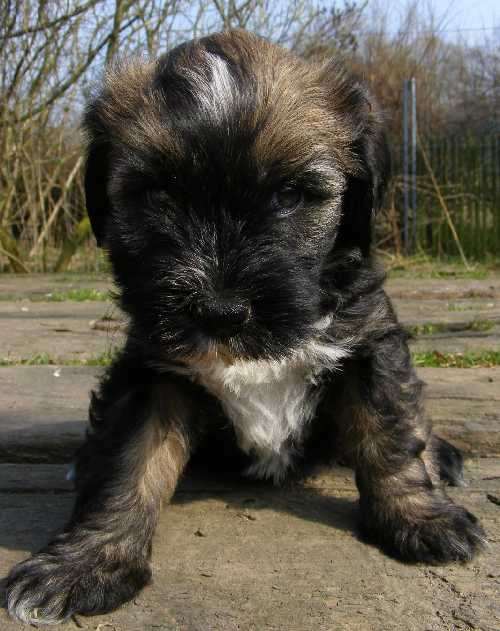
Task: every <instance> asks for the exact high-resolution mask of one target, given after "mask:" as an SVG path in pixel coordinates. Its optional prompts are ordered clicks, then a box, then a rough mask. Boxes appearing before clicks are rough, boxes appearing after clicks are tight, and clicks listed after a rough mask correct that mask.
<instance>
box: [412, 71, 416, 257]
mask: <svg viewBox="0 0 500 631" xmlns="http://www.w3.org/2000/svg"><path fill="white" fill-rule="evenodd" d="M411 171H412V174H411V175H412V182H411V186H412V191H411V211H412V212H411V221H412V235H411V250H412V252H415V251H416V249H417V81H416V79H415V77H413V78H412V79H411Z"/></svg>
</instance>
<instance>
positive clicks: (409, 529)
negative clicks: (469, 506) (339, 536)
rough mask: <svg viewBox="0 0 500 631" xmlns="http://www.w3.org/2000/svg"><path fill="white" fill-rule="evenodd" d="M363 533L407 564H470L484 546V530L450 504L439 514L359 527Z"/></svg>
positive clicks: (365, 523)
mask: <svg viewBox="0 0 500 631" xmlns="http://www.w3.org/2000/svg"><path fill="white" fill-rule="evenodd" d="M362 532H363V534H364V535H365V536H366V537H367V539H369V540H370V541H372V542H375V543H378V544H379V545H380V546H381V547H382V548H383V549H384V550H385V551H386V552H387V553H388V554H390V555H391V556H395V557H396V558H399V559H402V560H404V561H408V562H419V561H422V562H425V563H448V562H450V561H470V560H471V559H472V558H473V557H474V555H475V554H476V553H477V552H479V551H480V550H481V549H482V548H484V547H485V546H486V545H487V540H486V536H485V533H484V530H483V529H482V527H481V525H480V524H479V522H478V520H477V518H476V517H474V515H472V514H471V513H469V512H468V511H467V510H465V508H463V507H462V506H457V505H456V504H453V503H452V502H451V501H450V502H449V504H446V505H444V506H443V507H441V509H440V510H439V511H433V512H431V513H427V514H425V513H422V514H421V515H412V516H411V517H405V516H404V515H399V516H398V517H395V518H393V519H391V520H390V521H385V522H384V523H381V522H380V521H379V520H378V519H376V518H375V519H374V520H372V521H371V523H370V521H366V519H365V520H364V521H363V523H362Z"/></svg>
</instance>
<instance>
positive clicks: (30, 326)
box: [0, 300, 500, 361]
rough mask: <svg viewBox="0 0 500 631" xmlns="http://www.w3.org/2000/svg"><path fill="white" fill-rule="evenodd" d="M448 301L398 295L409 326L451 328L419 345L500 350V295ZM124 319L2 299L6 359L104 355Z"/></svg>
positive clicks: (0, 325)
mask: <svg viewBox="0 0 500 631" xmlns="http://www.w3.org/2000/svg"><path fill="white" fill-rule="evenodd" d="M447 304H448V303H444V304H441V303H440V302H439V301H430V300H427V301H426V300H411V301H408V300H405V301H403V300H396V301H395V306H396V310H397V312H398V313H399V316H400V318H401V320H402V322H403V323H404V324H405V325H407V326H416V325H423V324H438V325H441V326H443V325H444V326H446V329H447V330H446V331H444V332H439V333H434V334H432V335H419V336H418V337H416V338H415V339H414V340H412V342H411V344H412V348H413V349H414V350H418V351H423V350H439V351H440V352H464V351H467V350H475V351H477V350H500V301H498V303H487V304H490V305H494V308H489V307H484V308H482V307H481V305H484V303H480V305H479V306H478V305H477V304H475V301H470V303H469V307H470V308H469V309H467V310H465V309H464V310H463V311H451V312H450V311H449V310H448V308H447V306H446V305H447ZM484 320H488V321H490V322H497V324H496V325H494V326H493V327H492V328H491V329H489V330H488V331H472V330H470V328H471V326H474V325H475V324H476V323H477V322H478V321H484ZM123 322H124V319H123V315H122V314H121V312H120V310H119V309H118V308H117V307H116V306H115V305H113V303H110V302H71V301H67V302H61V303H57V302H56V303H47V302H45V303H44V302H29V301H14V302H11V301H0V360H10V361H13V360H15V361H20V360H30V359H32V358H33V357H34V356H36V355H40V354H46V355H48V356H50V357H51V358H53V359H56V360H57V359H59V360H62V359H64V360H67V361H68V360H69V361H83V360H88V359H92V358H95V357H98V356H99V355H102V354H103V353H106V352H110V350H111V349H113V348H115V347H117V346H120V345H121V344H122V343H123V339H124V337H123V328H121V323H123Z"/></svg>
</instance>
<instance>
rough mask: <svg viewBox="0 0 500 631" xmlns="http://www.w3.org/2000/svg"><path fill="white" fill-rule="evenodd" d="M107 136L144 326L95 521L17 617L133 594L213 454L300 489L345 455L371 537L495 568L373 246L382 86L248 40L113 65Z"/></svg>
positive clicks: (86, 461)
mask: <svg viewBox="0 0 500 631" xmlns="http://www.w3.org/2000/svg"><path fill="white" fill-rule="evenodd" d="M84 128H85V130H86V133H87V135H88V153H87V170H86V182H85V183H86V196H87V207H88V212H89V217H90V220H91V222H92V227H93V229H94V232H95V235H96V238H97V240H98V242H99V243H100V244H101V245H103V246H104V247H105V248H106V249H107V251H108V252H109V256H110V260H111V263H112V266H113V272H114V277H115V280H116V283H117V286H118V288H119V290H120V304H121V306H122V308H123V309H124V310H125V311H126V312H127V314H128V315H129V318H130V327H129V332H128V339H127V343H126V345H125V348H124V349H123V351H122V353H121V354H120V356H119V357H118V358H117V359H116V361H115V362H114V364H113V366H112V367H111V368H110V369H109V371H108V373H107V374H106V375H105V377H104V378H103V379H102V382H101V384H100V387H99V389H98V390H97V392H96V393H94V394H93V397H92V402H91V406H90V426H89V432H88V435H87V440H86V442H85V444H84V445H83V446H82V448H81V449H80V450H79V452H78V454H77V459H76V465H75V484H76V489H77V501H76V505H75V508H74V512H73V516H72V518H71V520H70V522H69V524H68V525H67V527H66V528H65V530H64V532H63V533H62V534H61V535H59V536H58V537H56V538H55V539H54V540H53V541H52V542H50V543H49V544H48V545H47V546H46V547H45V548H44V549H43V550H42V551H40V552H39V553H38V554H35V555H34V556H33V557H32V558H30V559H28V560H26V561H24V562H23V563H21V564H20V565H18V566H17V567H16V568H14V569H13V570H12V572H11V574H10V576H9V578H8V585H7V598H8V606H9V611H10V612H11V614H12V615H13V616H15V617H17V618H18V619H20V620H22V621H24V622H36V623H53V622H58V621H61V620H64V619H67V618H68V617H69V616H71V615H72V614H73V613H84V614H90V613H100V612H105V611H110V610H112V609H114V608H116V607H117V606H119V605H120V604H121V603H123V602H125V601H126V600H128V599H130V598H132V597H133V596H134V595H135V594H136V593H137V592H138V591H139V590H140V589H141V588H142V587H143V586H144V585H146V584H147V582H148V581H149V580H150V578H151V570H150V564H149V561H150V556H151V541H152V536H153V533H154V529H155V526H156V523H157V520H158V515H159V511H160V506H161V503H162V501H165V500H167V501H168V499H169V498H170V497H171V496H172V494H173V492H174V490H175V487H176V485H177V482H178V479H179V477H180V476H181V474H182V472H183V470H184V468H185V466H186V464H187V462H188V461H189V459H190V458H191V457H192V456H193V455H195V454H196V453H207V452H208V453H209V454H211V455H212V456H213V457H214V460H217V459H218V458H217V457H216V453H217V455H218V456H219V457H220V454H222V456H223V459H224V461H225V462H226V463H228V464H229V462H230V461H232V459H233V456H234V455H238V454H239V455H241V460H242V461H244V465H245V468H246V471H247V473H250V474H253V475H256V476H259V477H270V478H272V479H274V480H275V481H277V482H279V481H281V480H282V479H284V478H285V477H286V476H287V475H289V474H290V473H292V472H295V473H297V472H300V471H305V470H307V467H309V466H310V465H311V464H315V463H318V462H324V463H328V462H331V460H332V459H333V458H334V457H340V458H341V459H342V460H343V461H344V462H346V463H350V464H351V465H352V466H353V467H354V469H355V472H356V481H357V485H358V488H359V492H360V525H361V529H362V532H363V533H364V534H365V536H366V537H367V538H369V539H370V540H372V541H374V542H376V543H378V544H379V545H380V546H382V547H383V548H384V549H385V550H386V551H387V552H388V553H389V554H392V555H394V556H397V557H399V558H402V559H404V560H407V561H428V562H432V563H434V562H447V561H452V560H468V559H470V558H472V556H473V555H474V553H475V552H476V551H477V550H478V549H480V548H481V546H482V545H483V543H484V542H485V537H484V533H483V531H482V529H481V527H480V525H479V524H478V523H477V520H476V519H475V518H474V516H473V515H471V514H470V513H468V512H467V511H466V510H465V509H464V508H462V507H460V506H456V505H455V504H453V502H452V501H451V500H450V499H449V498H448V496H447V495H446V492H445V489H444V486H443V483H442V481H443V480H445V481H446V482H448V483H451V484H453V483H460V482H461V480H462V478H461V464H462V463H461V459H460V454H459V453H458V452H457V450H455V449H454V448H453V447H452V446H451V445H449V444H448V443H446V442H445V441H442V440H440V439H438V438H436V437H435V436H433V434H432V431H431V428H430V426H429V424H428V423H427V422H426V421H425V419H424V416H423V414H422V405H421V397H422V383H421V382H420V381H419V379H418V378H417V377H416V375H415V372H414V370H413V368H412V366H411V361H410V355H409V352H408V347H407V344H406V334H405V333H404V331H403V330H402V328H401V326H400V325H399V323H398V321H397V318H396V316H395V314H394V311H393V309H392V307H391V304H390V301H389V300H388V298H387V296H386V294H385V292H384V290H383V287H382V284H383V273H381V271H380V270H379V269H378V268H377V266H376V264H375V263H374V261H373V259H372V257H371V255H370V239H371V222H372V217H373V214H374V212H375V211H376V209H377V207H378V206H379V204H380V201H381V198H382V195H383V191H384V187H385V182H386V180H387V171H388V164H387V147H386V143H385V139H384V134H383V124H382V120H381V116H380V114H379V113H378V110H377V106H376V104H375V102H374V101H373V99H372V98H371V97H370V95H369V93H368V92H367V91H366V89H365V88H364V87H363V86H362V85H361V84H360V83H359V82H358V81H356V80H355V79H354V78H353V77H351V76H349V75H348V74H347V73H346V72H345V71H344V70H343V69H342V68H341V67H340V66H339V65H338V64H336V63H333V62H332V63H322V64H316V63H306V62H304V61H302V60H300V59H298V58H296V57H294V56H293V55H292V54H290V53H289V52H287V51H285V50H283V49H282V48H279V47H277V46H273V45H272V44H270V43H268V42H266V41H264V40H261V39H259V38H257V37H255V36H253V35H251V34H249V33H245V32H242V31H231V32H227V33H222V34H216V35H213V36H211V37H208V38H205V39H202V40H197V41H193V42H189V43H187V44H185V45H183V46H180V47H179V48H177V49H175V50H173V51H171V52H169V53H168V54H166V55H165V56H163V57H161V58H160V59H158V60H156V61H151V62H144V61H133V62H130V63H126V64H122V65H120V66H118V67H116V68H114V69H112V70H110V71H109V72H108V74H107V75H106V77H105V79H104V82H103V85H102V87H101V89H100V91H99V92H98V93H97V94H96V95H95V97H94V98H93V99H92V100H91V102H90V103H89V105H88V108H87V111H86V114H85V117H84ZM219 459H220V458H219ZM238 459H239V458H237V460H238Z"/></svg>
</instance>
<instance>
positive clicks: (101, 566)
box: [7, 370, 191, 624]
mask: <svg viewBox="0 0 500 631" xmlns="http://www.w3.org/2000/svg"><path fill="white" fill-rule="evenodd" d="M118 372H119V370H115V374H116V373H118ZM122 376H123V375H122ZM90 416H91V425H92V431H91V432H90V433H89V436H88V440H87V443H86V444H85V445H84V447H83V448H82V449H81V451H80V454H79V458H78V461H77V465H76V475H77V479H76V484H77V492H78V496H77V502H76V506H75V509H74V512H73V516H72V518H71V520H70V522H69V524H68V526H67V527H66V529H65V531H64V532H63V533H62V534H60V535H59V536H57V537H56V538H55V539H54V540H53V541H52V542H51V543H49V545H48V546H47V547H45V548H44V549H43V550H42V551H41V552H39V553H38V554H35V555H34V556H32V557H31V558H30V559H27V560H26V561H24V562H22V563H20V564H19V565H17V566H16V567H15V568H13V570H12V571H11V573H10V575H9V577H8V582H7V603H8V608H9V612H10V613H11V615H12V616H14V617H16V618H18V619H19V620H21V621H23V622H28V623H46V624H50V623H56V622H59V621H62V620H65V619H66V618H68V617H69V616H71V615H72V614H74V613H81V614H95V613H103V612H106V611H110V610H112V609H115V608H116V607H118V606H119V605H120V604H121V603H123V602H125V601H127V600H130V599H131V598H132V597H133V596H134V595H135V594H136V593H137V592H138V591H139V590H140V589H141V588H142V587H144V586H145V585H146V584H147V583H148V582H149V581H150V579H151V570H150V565H149V559H150V556H151V540H152V537H153V532H154V529H155V526H156V523H157V520H158V514H159V510H160V503H161V500H162V499H170V497H171V496H172V494H173V492H174V490H175V487H176V484H177V481H178V478H179V475H180V473H181V472H182V470H183V468H184V466H185V464H186V462H187V460H188V454H189V452H190V441H191V436H190V435H189V431H188V423H189V420H190V406H189V399H188V398H187V396H185V395H183V392H182V391H181V390H180V389H179V387H178V386H174V385H173V384H169V383H164V384H156V385H154V386H151V385H146V386H137V387H136V388H135V389H130V388H128V392H126V393H123V392H120V387H116V384H113V373H111V377H110V379H108V380H107V382H105V383H104V384H103V386H102V388H101V394H100V396H97V397H94V398H93V402H92V406H91V413H90Z"/></svg>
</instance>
